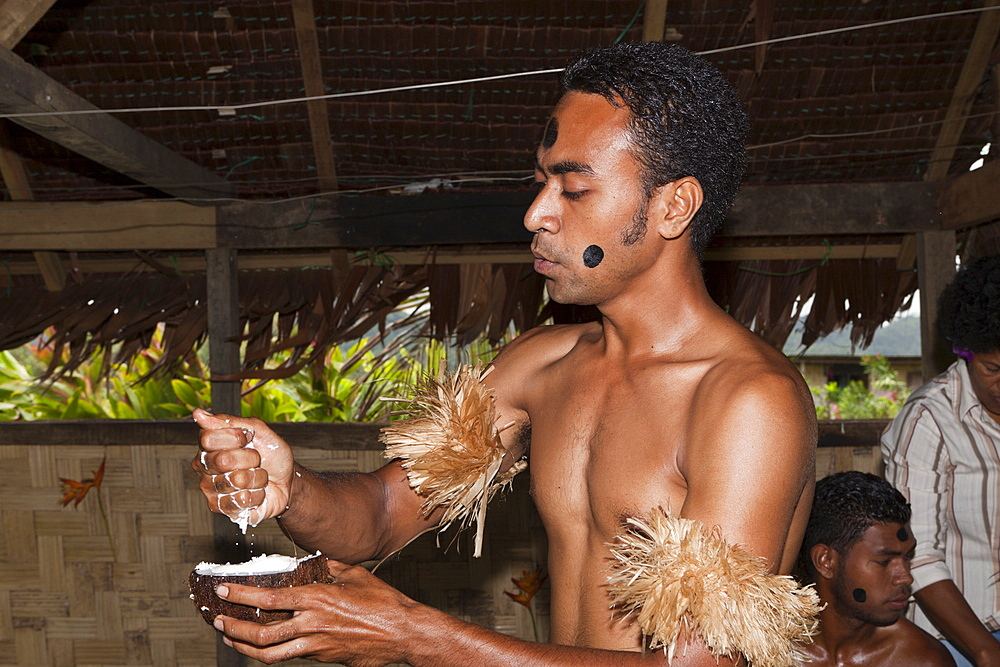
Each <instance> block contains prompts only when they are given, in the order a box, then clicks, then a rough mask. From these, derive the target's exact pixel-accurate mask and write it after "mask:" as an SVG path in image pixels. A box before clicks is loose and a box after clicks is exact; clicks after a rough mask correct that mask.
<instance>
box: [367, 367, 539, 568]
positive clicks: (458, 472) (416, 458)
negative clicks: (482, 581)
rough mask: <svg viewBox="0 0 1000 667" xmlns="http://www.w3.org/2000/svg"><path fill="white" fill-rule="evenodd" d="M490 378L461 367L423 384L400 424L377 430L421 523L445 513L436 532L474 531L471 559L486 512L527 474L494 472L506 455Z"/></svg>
mask: <svg viewBox="0 0 1000 667" xmlns="http://www.w3.org/2000/svg"><path fill="white" fill-rule="evenodd" d="M492 370H493V367H492V366H490V367H488V368H486V369H483V368H482V367H481V366H480V365H476V366H462V367H461V368H459V369H458V370H457V371H456V372H455V373H454V374H453V375H450V376H443V377H441V378H428V379H426V380H425V381H424V382H423V383H422V384H421V385H419V386H418V388H417V391H416V394H415V396H414V397H413V398H412V399H408V400H407V403H408V405H407V409H406V412H407V413H408V414H409V415H410V416H409V417H408V418H406V419H404V420H399V421H395V422H393V423H392V424H391V425H390V426H387V427H385V428H383V429H382V433H381V435H380V440H381V441H382V442H383V443H384V444H385V445H386V448H385V454H384V456H385V458H386V459H390V460H391V459H400V461H401V464H402V466H403V468H404V469H405V470H406V475H407V478H408V480H409V483H410V487H411V488H412V489H413V490H414V491H416V492H417V493H418V494H420V495H421V496H423V497H424V498H425V500H424V504H423V507H422V511H423V513H424V516H427V515H428V514H430V513H431V512H432V511H434V510H436V509H438V508H443V509H444V515H443V516H442V517H441V522H440V524H439V525H440V527H441V530H442V531H443V530H445V529H447V528H448V526H450V525H451V524H452V523H454V522H458V525H459V526H460V527H461V528H466V527H468V526H469V524H471V523H472V522H475V524H476V536H475V547H474V551H473V555H474V556H477V557H478V556H479V555H481V553H482V547H483V526H484V524H485V521H486V505H487V504H488V503H489V501H490V499H491V498H492V497H493V496H494V495H495V494H496V493H497V491H499V490H500V489H502V488H503V487H504V486H505V485H507V484H510V482H511V480H513V478H514V475H516V474H517V473H519V472H521V471H522V470H524V469H525V467H526V466H527V462H526V461H524V460H521V461H517V462H515V463H514V465H513V466H512V467H510V468H508V469H507V470H506V471H504V472H500V467H501V464H502V463H503V458H504V456H505V455H507V454H508V452H507V450H506V449H505V448H504V446H503V443H502V442H501V441H500V433H501V431H503V430H505V429H507V428H509V427H510V426H513V423H510V424H506V425H504V426H502V427H499V428H498V427H497V425H496V420H497V415H496V403H495V401H494V399H493V395H492V393H491V392H490V390H489V388H487V387H486V385H485V384H483V379H484V378H486V376H487V375H489V374H490V372H491V371H492Z"/></svg>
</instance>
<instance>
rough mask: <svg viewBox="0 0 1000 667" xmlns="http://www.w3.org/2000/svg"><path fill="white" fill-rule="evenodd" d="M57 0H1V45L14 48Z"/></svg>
mask: <svg viewBox="0 0 1000 667" xmlns="http://www.w3.org/2000/svg"><path fill="white" fill-rule="evenodd" d="M55 3H56V0H4V1H3V2H0V46H2V47H4V48H6V49H12V48H14V45H15V44H17V43H18V42H20V41H21V38H22V37H24V36H25V35H27V34H28V31H29V30H31V29H32V28H33V27H34V26H35V24H36V23H38V20H39V19H40V18H42V17H43V16H45V12H47V11H49V9H50V8H51V7H52V5H54V4H55Z"/></svg>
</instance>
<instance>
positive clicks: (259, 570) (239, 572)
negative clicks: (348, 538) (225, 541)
mask: <svg viewBox="0 0 1000 667" xmlns="http://www.w3.org/2000/svg"><path fill="white" fill-rule="evenodd" d="M307 558H312V556H306V557H305V558H292V557H291V556H282V555H281V554H264V555H261V556H254V557H253V558H251V559H250V560H248V561H246V562H244V563H232V564H230V563H226V564H225V565H219V564H217V563H205V562H202V563H198V566H197V567H195V568H194V573H195V574H197V575H200V576H203V577H204V576H210V577H222V576H237V577H241V576H250V575H256V574H279V573H282V572H291V571H292V570H294V569H295V568H296V567H298V566H299V563H301V562H302V561H304V560H306V559H307Z"/></svg>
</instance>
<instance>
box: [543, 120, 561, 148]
mask: <svg viewBox="0 0 1000 667" xmlns="http://www.w3.org/2000/svg"><path fill="white" fill-rule="evenodd" d="M558 137H559V123H558V122H557V121H556V119H555V118H550V119H549V123H548V125H546V126H545V135H544V136H542V146H544V147H545V148H552V147H553V146H555V144H556V139H557V138H558Z"/></svg>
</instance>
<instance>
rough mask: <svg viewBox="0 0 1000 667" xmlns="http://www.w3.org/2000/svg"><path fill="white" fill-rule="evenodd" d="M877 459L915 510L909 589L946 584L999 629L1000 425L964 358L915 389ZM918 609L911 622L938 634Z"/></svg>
mask: <svg viewBox="0 0 1000 667" xmlns="http://www.w3.org/2000/svg"><path fill="white" fill-rule="evenodd" d="M882 457H883V458H884V459H885V463H886V471H885V473H886V479H888V480H889V482H890V483H892V484H893V486H895V487H896V488H897V489H899V490H900V491H901V492H902V493H903V495H904V496H906V498H907V500H909V501H910V505H911V507H912V508H913V518H912V520H911V522H910V527H911V529H912V530H913V535H914V537H915V538H916V540H917V548H916V555H915V556H914V559H913V563H912V568H913V569H912V573H913V580H914V581H913V589H914V590H920V589H921V588H923V587H925V586H929V585H931V584H933V583H935V582H938V581H942V580H944V579H951V580H953V581H954V582H955V585H956V586H957V587H958V590H960V591H961V592H962V594H963V595H964V596H965V599H966V601H967V602H968V603H969V606H970V607H972V610H973V611H974V612H975V613H976V615H977V616H978V617H979V618H980V619H981V620H982V621H983V623H984V624H985V625H986V627H988V628H989V629H990V630H991V631H995V630H1000V586H997V574H998V572H1000V563H998V558H1000V424H997V422H995V421H994V420H993V419H992V418H990V416H989V414H988V413H987V412H986V410H985V409H984V408H983V406H982V405H981V404H980V402H979V399H978V398H977V397H976V394H975V392H974V391H973V390H972V385H971V384H970V380H969V373H968V370H967V369H966V365H965V361H962V360H961V359H960V360H958V361H957V362H955V363H954V364H952V366H951V367H950V368H949V369H948V370H947V371H946V372H944V373H942V374H941V375H939V376H937V377H936V378H934V379H933V380H931V381H930V382H928V383H927V384H925V385H924V386H922V387H920V388H919V389H918V390H916V391H915V392H913V394H912V395H911V396H910V398H909V400H908V401H907V402H906V405H905V406H903V409H902V410H900V412H899V415H898V416H897V417H896V418H895V419H894V420H893V421H892V423H891V424H890V425H889V427H888V428H887V429H886V430H885V432H884V433H883V434H882ZM917 607H918V605H911V613H912V614H913V621H914V622H915V623H916V624H917V625H919V626H920V627H921V628H923V629H924V630H927V631H928V632H930V633H931V634H935V635H938V636H940V634H939V633H938V632H937V630H936V629H935V628H934V626H933V625H932V624H931V622H930V621H928V620H927V617H926V616H925V615H924V613H923V612H922V611H921V610H920V609H919V608H917ZM914 608H916V609H914Z"/></svg>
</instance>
